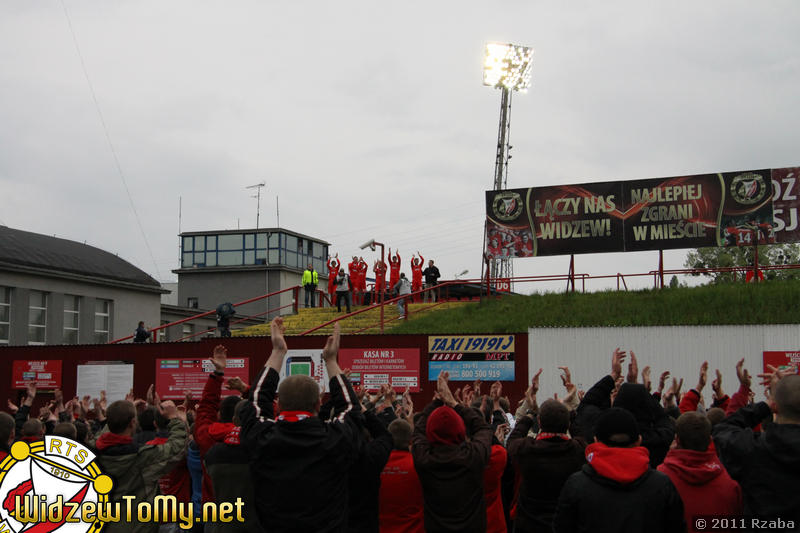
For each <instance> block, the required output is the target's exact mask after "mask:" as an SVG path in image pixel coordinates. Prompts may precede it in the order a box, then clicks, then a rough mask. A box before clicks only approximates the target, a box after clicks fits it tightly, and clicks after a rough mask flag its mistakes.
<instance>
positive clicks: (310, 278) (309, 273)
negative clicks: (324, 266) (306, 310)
mask: <svg viewBox="0 0 800 533" xmlns="http://www.w3.org/2000/svg"><path fill="white" fill-rule="evenodd" d="M318 283H319V274H317V271H316V270H314V267H313V265H308V268H307V269H305V270H304V271H303V288H304V289H305V292H306V307H308V300H309V297H310V298H311V307H314V298H315V295H316V293H317V284H318Z"/></svg>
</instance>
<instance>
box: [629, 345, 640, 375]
mask: <svg viewBox="0 0 800 533" xmlns="http://www.w3.org/2000/svg"><path fill="white" fill-rule="evenodd" d="M638 375H639V362H638V361H637V360H636V354H635V353H633V350H631V361H630V363H628V378H627V381H628V383H636V377H637V376H638Z"/></svg>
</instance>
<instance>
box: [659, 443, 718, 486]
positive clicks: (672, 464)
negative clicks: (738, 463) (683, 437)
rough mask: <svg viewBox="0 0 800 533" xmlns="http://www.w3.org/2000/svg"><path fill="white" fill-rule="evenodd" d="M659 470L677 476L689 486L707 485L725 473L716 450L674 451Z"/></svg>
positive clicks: (668, 455) (670, 452)
mask: <svg viewBox="0 0 800 533" xmlns="http://www.w3.org/2000/svg"><path fill="white" fill-rule="evenodd" d="M658 470H659V471H661V472H664V473H665V474H666V473H667V472H669V473H673V474H675V475H676V476H677V477H678V478H679V479H681V480H682V481H683V482H685V483H688V484H689V485H705V484H706V483H708V482H710V481H712V480H713V479H715V478H716V477H717V476H719V475H720V474H722V472H724V471H725V468H724V467H723V466H722V463H720V461H719V458H718V457H717V453H716V452H715V451H714V450H706V451H704V452H698V451H695V450H684V449H674V450H670V451H669V453H667V457H666V458H665V459H664V462H663V463H662V464H661V465H659V467H658Z"/></svg>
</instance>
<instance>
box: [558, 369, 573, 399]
mask: <svg viewBox="0 0 800 533" xmlns="http://www.w3.org/2000/svg"><path fill="white" fill-rule="evenodd" d="M558 369H559V370H561V372H562V373H561V383H562V384H563V385H564V388H565V389H567V394H570V393H571V392H572V391H573V390H575V384H573V383H572V374H571V373H570V371H569V367H566V366H560V367H558Z"/></svg>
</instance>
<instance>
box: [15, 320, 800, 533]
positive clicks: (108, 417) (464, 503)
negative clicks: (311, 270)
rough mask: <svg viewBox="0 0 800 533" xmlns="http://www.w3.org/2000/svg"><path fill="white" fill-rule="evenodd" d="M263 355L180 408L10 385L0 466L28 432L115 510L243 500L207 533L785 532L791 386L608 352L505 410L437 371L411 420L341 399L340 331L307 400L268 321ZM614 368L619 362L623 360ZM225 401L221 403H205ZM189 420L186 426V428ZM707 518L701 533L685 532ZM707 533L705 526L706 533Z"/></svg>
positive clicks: (369, 398)
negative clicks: (594, 374)
mask: <svg viewBox="0 0 800 533" xmlns="http://www.w3.org/2000/svg"><path fill="white" fill-rule="evenodd" d="M271 336H272V352H271V354H270V356H269V358H268V360H267V363H266V365H265V366H264V368H263V369H262V370H261V371H260V372H259V374H258V375H257V376H256V377H255V378H254V381H253V385H252V387H251V386H248V385H247V384H246V383H244V382H243V381H242V380H241V379H239V378H230V379H226V378H225V375H224V373H225V369H226V361H227V351H226V349H225V348H224V347H223V346H217V347H216V348H215V349H214V351H213V354H212V355H211V358H210V361H211V363H213V366H214V369H215V371H214V372H213V373H211V374H209V376H208V380H207V383H206V385H205V389H204V391H203V396H202V398H201V399H200V401H199V403H197V404H196V405H195V404H194V402H193V401H192V400H191V399H189V398H187V399H186V400H185V401H184V402H183V404H182V405H175V403H174V402H172V401H163V402H162V401H160V399H159V398H158V396H157V395H156V394H155V393H154V392H153V387H151V388H150V390H149V391H148V393H147V396H146V398H144V399H135V398H134V397H133V395H132V394H131V395H130V396H129V397H128V398H127V399H126V400H121V401H115V402H113V403H111V404H110V405H106V404H107V401H106V399H105V397H104V396H101V398H98V399H94V400H92V399H90V398H88V397H87V398H83V399H78V398H74V399H72V400H69V401H67V402H66V403H65V402H64V399H63V397H62V396H61V395H60V394H59V393H58V391H57V392H56V395H55V399H54V400H53V401H51V402H50V403H49V404H48V405H47V406H45V407H43V408H42V409H41V411H40V413H39V416H38V417H37V416H31V413H30V409H31V406H32V405H33V400H34V398H35V396H36V387H35V386H34V385H30V386H29V387H28V391H27V396H26V398H25V399H24V401H23V402H22V403H21V405H19V407H17V406H15V405H13V404H12V403H11V402H10V401H9V410H10V411H12V414H13V415H14V416H11V415H9V414H7V413H0V443H2V446H0V450H2V451H0V461H1V460H2V458H3V457H4V456H5V455H6V454H8V453H9V450H10V446H11V444H12V443H13V442H14V441H15V440H28V441H32V440H38V439H40V438H41V437H42V436H43V435H44V434H45V433H47V434H53V435H61V436H64V437H68V438H71V439H74V440H76V441H78V442H80V443H82V444H84V445H86V446H88V447H90V448H92V449H93V450H95V451H96V453H97V460H98V462H99V465H100V467H101V470H102V471H103V472H105V473H107V474H109V475H111V476H112V477H113V479H114V488H113V491H112V493H111V495H110V496H111V499H112V500H113V501H121V500H122V497H123V496H125V495H133V496H136V498H137V501H145V500H147V501H153V499H154V498H155V496H156V495H157V494H169V495H174V496H176V497H177V498H178V499H179V500H180V501H184V502H190V501H194V502H196V503H199V502H201V501H206V502H207V501H216V502H234V501H236V500H237V499H241V500H242V501H244V514H243V516H244V518H245V522H244V523H239V522H233V523H227V524H223V523H219V524H213V523H207V524H205V525H200V526H196V527H197V530H198V531H200V530H204V531H208V532H214V531H243V532H244V531H248V532H258V531H269V532H282V531H287V532H288V531H308V532H317V531H353V532H360V531H363V532H379V531H380V532H392V533H395V532H397V533H399V532H422V531H428V532H445V531H448V532H450V531H452V532H492V533H501V532H507V531H514V532H540V531H542V532H544V531H547V532H550V531H556V532H559V533H560V532H573V531H575V532H577V531H582V532H583V531H595V532H602V531H617V532H659V531H664V532H679V531H687V529H688V531H704V530H709V529H714V530H735V529H743V530H755V529H765V528H767V529H769V527H768V526H770V525H771V526H774V528H778V527H781V525H782V529H792V528H797V527H798V526H800V496H798V486H799V485H798V483H799V482H800V375H784V373H783V372H782V371H780V370H778V369H775V368H772V367H770V371H769V372H767V373H765V374H759V377H760V378H761V380H762V384H763V385H764V386H765V387H766V391H767V398H768V401H766V402H754V401H753V396H754V395H753V391H752V387H753V381H752V377H751V375H750V374H749V373H748V371H747V370H746V369H745V368H744V360H741V361H739V363H738V364H737V365H736V370H737V375H738V379H739V384H738V390H737V391H736V392H735V393H734V394H733V395H731V396H728V395H727V394H725V393H724V391H723V388H722V377H721V374H720V372H719V371H718V370H717V371H716V372H715V377H714V379H712V381H711V383H710V388H711V389H712V391H713V394H712V396H711V404H710V406H706V405H705V401H704V396H703V392H704V390H705V389H706V387H707V386H709V383H708V373H709V368H708V363H703V364H702V365H701V367H700V371H699V376H698V381H697V384H696V386H695V387H694V388H692V389H690V390H688V391H686V392H685V393H683V394H682V393H681V388H682V382H683V380H682V379H681V380H677V379H675V378H672V379H671V382H670V375H669V373H668V372H665V373H663V374H661V375H660V377H659V379H658V383H657V384H656V386H653V384H652V383H651V378H650V369H649V367H645V368H644V369H642V371H641V373H640V372H639V368H638V361H637V359H636V356H635V354H634V353H633V352H630V353H626V352H624V351H621V350H619V349H617V350H615V351H614V353H613V355H612V358H611V367H610V373H609V374H608V375H606V376H603V377H602V378H601V379H600V380H599V381H598V382H597V383H596V384H594V385H593V386H592V387H591V388H590V389H589V390H587V391H585V392H583V391H579V390H577V387H576V385H575V384H573V383H572V381H571V375H570V371H569V369H568V368H566V367H559V371H560V373H561V379H562V382H563V385H564V389H565V394H564V395H563V397H561V398H559V397H558V396H557V395H556V397H555V398H549V399H546V400H544V401H542V402H541V403H540V401H539V398H537V393H538V388H539V377H540V375H541V373H542V369H539V371H538V373H536V375H535V376H534V378H533V379H532V381H531V383H530V386H529V387H528V389H527V391H526V393H525V397H524V398H522V399H521V400H520V401H519V402H518V403H516V404H512V402H511V399H510V398H507V397H506V396H504V395H503V389H502V384H501V383H499V382H495V383H493V384H491V385H490V386H489V390H488V393H487V394H484V392H483V391H482V385H481V383H480V382H475V383H472V384H467V385H465V386H463V387H462V388H459V389H456V390H452V388H451V385H450V383H449V382H448V379H449V376H448V374H447V373H446V372H443V373H442V374H441V375H440V376H439V379H438V381H437V384H436V391H435V393H434V396H433V400H432V401H431V402H430V403H429V404H428V405H427V406H425V407H424V408H423V409H422V410H421V411H419V412H417V411H415V408H414V407H415V406H414V404H413V401H412V398H411V395H410V394H409V392H408V391H405V392H404V393H401V394H398V393H397V392H395V391H394V390H393V389H392V388H390V387H388V386H385V387H383V388H381V389H380V390H379V391H367V390H364V389H363V388H356V389H354V388H353V387H352V386H351V384H350V382H349V380H348V372H347V371H346V370H342V369H341V368H340V367H339V364H338V361H337V355H338V350H339V336H340V334H339V330H338V326H337V327H336V329H335V330H334V333H333V335H332V336H331V337H329V338H328V339H327V341H326V344H325V346H324V348H323V349H322V358H323V360H324V363H325V365H326V368H327V373H328V376H329V378H330V383H329V386H328V390H329V391H330V392H329V394H326V395H324V396H322V395H321V394H320V388H319V385H318V384H317V382H316V381H314V380H313V379H312V378H310V377H308V376H304V375H292V376H288V377H285V378H284V379H282V380H280V369H281V368H282V366H283V364H284V357H285V355H286V353H287V351H288V347H287V345H286V340H285V339H284V336H283V324H282V319H280V318H276V319H275V320H273V321H272V323H271ZM626 359H627V361H628V364H627V371H626V370H625V369H624V368H623V367H624V365H625V362H626ZM223 387H227V389H229V390H232V391H235V392H236V393H237V394H234V395H230V396H226V397H224V398H222V397H221V394H222V390H223ZM187 424H188V425H187ZM702 520H707V522H702ZM714 526H716V527H714ZM159 527H160V528H161V531H179V529H178V527H179V526H178V525H177V524H166V525H161V526H159V525H156V524H140V523H137V524H125V523H109V524H107V526H106V528H104V531H111V532H113V531H142V532H144V531H157V530H158V528H159Z"/></svg>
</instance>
